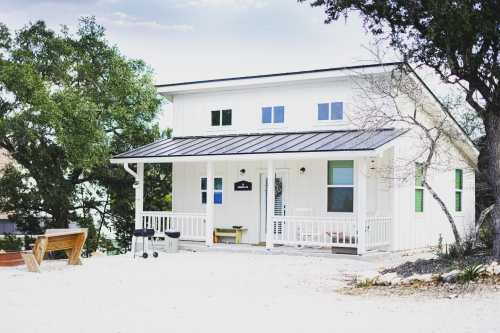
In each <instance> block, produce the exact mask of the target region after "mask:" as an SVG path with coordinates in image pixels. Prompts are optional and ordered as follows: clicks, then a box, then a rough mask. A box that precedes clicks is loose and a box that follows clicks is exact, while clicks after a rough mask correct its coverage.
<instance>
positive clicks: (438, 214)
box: [394, 134, 475, 250]
mask: <svg viewBox="0 0 500 333" xmlns="http://www.w3.org/2000/svg"><path fill="white" fill-rule="evenodd" d="M416 140H418V138H417V137H415V136H412V135H411V134H409V135H406V136H405V137H402V138H400V139H399V140H398V144H397V146H396V147H395V154H396V172H397V173H398V176H397V178H405V179H401V180H398V181H397V182H396V183H397V185H396V186H397V193H398V199H397V209H396V210H395V215H396V217H395V225H394V231H395V237H394V249H395V250H406V249H414V248H421V247H428V246H435V245H437V243H438V239H439V235H442V237H443V241H444V242H445V243H453V242H454V237H453V234H452V231H451V226H450V224H449V222H448V219H447V218H446V216H445V214H444V212H443V211H442V209H441V207H440V206H439V205H438V203H437V201H436V200H435V199H434V198H433V197H432V196H431V194H430V193H429V192H428V191H427V190H425V189H424V211H423V212H422V213H417V212H415V173H414V171H415V169H414V166H413V165H411V166H410V165H409V161H412V160H413V159H414V158H415V156H414V154H415V153H416V147H418V142H416ZM408 147H413V149H408ZM446 150H447V151H448V153H447V154H446V156H443V155H442V154H443V152H441V155H440V156H438V158H437V160H436V163H435V165H437V166H439V167H436V168H433V169H431V170H430V171H429V179H428V181H429V184H430V185H431V186H432V187H433V188H434V189H435V191H436V192H437V193H438V194H439V196H440V197H441V199H442V200H443V201H444V203H445V204H446V205H447V207H448V209H449V210H450V212H452V214H453V215H454V217H455V221H456V223H457V228H458V230H459V232H460V233H461V235H462V237H465V235H466V234H467V233H468V232H469V231H470V228H471V227H473V226H474V223H475V178H474V170H473V169H471V167H470V166H469V165H468V164H467V163H466V162H465V161H463V160H462V159H460V156H461V154H460V153H459V152H458V151H456V149H455V147H454V146H453V145H452V144H445V145H444V147H442V151H446ZM398 168H399V171H397V170H398ZM455 169H463V194H462V212H455Z"/></svg>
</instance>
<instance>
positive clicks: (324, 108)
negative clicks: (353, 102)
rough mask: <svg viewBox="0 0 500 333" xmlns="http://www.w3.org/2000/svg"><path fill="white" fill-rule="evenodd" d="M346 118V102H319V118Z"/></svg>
mask: <svg viewBox="0 0 500 333" xmlns="http://www.w3.org/2000/svg"><path fill="white" fill-rule="evenodd" d="M343 119H344V103H342V102H333V103H319V104H318V120H320V121H324V120H343Z"/></svg>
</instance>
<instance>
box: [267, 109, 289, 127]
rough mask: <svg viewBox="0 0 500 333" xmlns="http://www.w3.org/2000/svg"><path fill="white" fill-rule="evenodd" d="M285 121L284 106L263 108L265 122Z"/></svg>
mask: <svg viewBox="0 0 500 333" xmlns="http://www.w3.org/2000/svg"><path fill="white" fill-rule="evenodd" d="M284 122H285V107H284V106H266V107H263V108H262V123H263V124H282V123H284Z"/></svg>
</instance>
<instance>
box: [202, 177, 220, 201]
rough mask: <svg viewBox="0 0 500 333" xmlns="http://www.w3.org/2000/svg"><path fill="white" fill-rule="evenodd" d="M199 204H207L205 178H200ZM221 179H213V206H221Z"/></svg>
mask: <svg viewBox="0 0 500 333" xmlns="http://www.w3.org/2000/svg"><path fill="white" fill-rule="evenodd" d="M200 185H201V203H202V204H206V203H207V178H206V177H203V178H201V184H200ZM222 189H223V186H222V178H220V177H215V178H214V204H216V205H220V204H222Z"/></svg>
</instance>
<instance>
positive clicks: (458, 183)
mask: <svg viewBox="0 0 500 333" xmlns="http://www.w3.org/2000/svg"><path fill="white" fill-rule="evenodd" d="M463 183H464V174H463V171H462V170H461V169H456V170H455V189H457V190H461V189H462V188H463Z"/></svg>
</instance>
